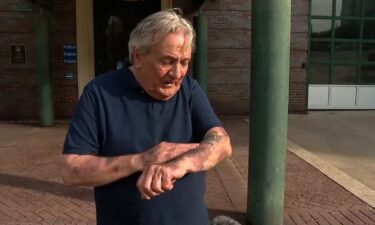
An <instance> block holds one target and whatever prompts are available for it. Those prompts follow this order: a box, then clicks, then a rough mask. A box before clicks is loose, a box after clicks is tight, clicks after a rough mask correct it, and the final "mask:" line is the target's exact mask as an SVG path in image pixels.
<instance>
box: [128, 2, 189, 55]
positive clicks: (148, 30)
mask: <svg viewBox="0 0 375 225" xmlns="http://www.w3.org/2000/svg"><path fill="white" fill-rule="evenodd" d="M179 32H183V33H184V34H185V35H186V36H187V37H188V42H187V43H188V44H189V45H187V46H190V47H191V50H192V52H193V51H194V50H195V32H194V29H193V26H192V25H191V23H190V22H189V21H188V20H186V19H184V18H182V10H181V9H179V8H175V9H170V10H167V11H160V12H156V13H154V14H151V15H150V16H148V17H146V18H144V19H143V20H142V21H141V22H139V23H138V25H137V26H136V27H135V28H134V30H133V31H132V32H131V33H130V39H129V43H128V48H129V60H130V62H133V52H134V50H135V49H138V50H139V51H140V53H141V54H146V53H148V51H149V50H150V48H151V46H152V45H154V44H157V43H159V42H160V41H162V40H163V39H164V38H165V37H166V36H167V35H168V34H174V33H179Z"/></svg>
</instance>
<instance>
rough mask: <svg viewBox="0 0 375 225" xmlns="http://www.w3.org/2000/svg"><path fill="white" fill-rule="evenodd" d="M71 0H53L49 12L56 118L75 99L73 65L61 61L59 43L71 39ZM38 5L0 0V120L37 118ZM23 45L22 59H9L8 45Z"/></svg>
mask: <svg viewBox="0 0 375 225" xmlns="http://www.w3.org/2000/svg"><path fill="white" fill-rule="evenodd" d="M74 5H75V3H74V0H55V1H54V7H53V14H52V15H53V16H52V37H51V38H52V49H51V51H52V52H51V53H52V78H53V79H52V80H53V88H54V101H55V115H56V119H65V118H69V117H71V115H72V111H73V108H74V106H75V103H76V99H77V97H76V96H77V81H76V79H73V80H66V79H65V73H66V72H73V73H76V65H75V64H73V65H69V64H63V63H62V62H63V61H62V56H63V54H62V45H63V44H64V43H70V44H74V43H75V8H74ZM38 12H39V9H38V7H37V6H35V5H33V4H31V2H30V1H29V0H2V1H0V20H1V21H2V22H1V23H0V96H1V98H0V120H38V119H39V113H38V102H37V101H38V100H37V92H38V89H37V82H36V80H37V77H36V49H35V35H36V34H35V25H36V24H35V21H36V16H37V15H38ZM13 44H22V45H25V48H26V63H25V64H12V63H11V45H13Z"/></svg>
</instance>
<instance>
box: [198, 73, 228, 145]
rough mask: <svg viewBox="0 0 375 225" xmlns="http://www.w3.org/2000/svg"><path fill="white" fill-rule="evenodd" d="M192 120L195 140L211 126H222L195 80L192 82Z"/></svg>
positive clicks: (200, 137) (199, 138) (201, 136)
mask: <svg viewBox="0 0 375 225" xmlns="http://www.w3.org/2000/svg"><path fill="white" fill-rule="evenodd" d="M192 122H193V131H194V137H195V139H196V141H202V140H203V137H204V135H205V134H206V132H207V131H208V130H210V129H211V128H213V127H222V124H221V122H220V120H219V118H218V117H217V115H216V114H215V112H214V110H213V109H212V107H211V104H210V102H209V101H208V98H207V95H206V93H205V92H204V91H203V89H202V88H201V87H200V86H199V84H198V82H196V81H195V80H193V84H192Z"/></svg>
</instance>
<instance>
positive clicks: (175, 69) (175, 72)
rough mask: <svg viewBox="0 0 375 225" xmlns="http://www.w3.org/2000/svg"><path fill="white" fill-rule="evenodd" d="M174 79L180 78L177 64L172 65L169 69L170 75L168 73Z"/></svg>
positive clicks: (179, 69)
mask: <svg viewBox="0 0 375 225" xmlns="http://www.w3.org/2000/svg"><path fill="white" fill-rule="evenodd" d="M170 74H171V75H172V76H173V77H174V78H176V79H180V78H181V68H180V65H179V64H178V63H176V64H174V65H173V66H172V68H171V73H170Z"/></svg>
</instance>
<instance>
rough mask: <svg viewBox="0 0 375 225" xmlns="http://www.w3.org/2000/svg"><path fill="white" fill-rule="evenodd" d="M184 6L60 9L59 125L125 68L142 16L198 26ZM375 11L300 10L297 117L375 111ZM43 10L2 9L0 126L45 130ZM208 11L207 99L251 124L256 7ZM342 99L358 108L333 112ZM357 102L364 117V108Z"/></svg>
mask: <svg viewBox="0 0 375 225" xmlns="http://www.w3.org/2000/svg"><path fill="white" fill-rule="evenodd" d="M184 2H190V1H182V0H174V1H170V0H161V1H158V0H143V1H135V0H128V1H120V0H110V1H104V0H80V1H74V0H53V1H52V7H51V12H50V15H51V68H52V74H51V76H52V87H53V102H54V111H55V118H56V119H57V120H65V119H69V118H71V116H72V114H73V113H74V109H75V106H76V104H77V101H78V98H79V94H80V93H81V91H82V89H83V87H84V86H85V85H86V84H87V82H89V81H90V80H91V79H93V78H95V76H96V75H98V74H100V73H103V72H105V71H108V70H111V69H116V68H117V67H119V66H121V63H122V61H123V60H124V58H126V57H127V52H128V50H127V40H128V36H129V33H130V31H131V29H132V28H133V27H134V26H135V24H136V23H137V22H138V21H139V20H140V19H142V18H143V17H144V16H146V15H148V14H150V13H152V12H155V11H158V10H160V9H162V8H168V7H179V6H181V7H183V8H184V9H185V11H186V13H187V17H188V18H190V19H191V18H192V16H194V15H195V13H196V9H195V7H196V6H194V4H190V5H187V4H186V3H184ZM193 2H194V1H193ZM195 2H199V1H195ZM202 2H203V1H202ZM372 2H373V1H372V0H352V1H345V0H311V1H309V0H292V34H291V64H290V85H289V111H290V112H295V113H304V112H306V111H307V110H308V109H309V108H310V109H330V108H334V109H337V108H340V107H341V108H355V109H356V108H375V99H374V96H375V92H374V90H375V89H373V86H372V84H374V83H375V75H374V71H375V69H374V68H375V65H374V64H373V63H374V62H375V59H374V57H373V56H374V47H375V44H374V43H375V37H374V30H375V26H374V21H375V16H374V4H373V3H372ZM40 7H41V6H40V5H38V4H36V3H35V1H32V0H2V1H0V18H1V21H3V22H2V23H0V33H1V36H0V96H1V98H0V120H38V117H39V113H38V83H37V75H36V74H37V72H36V70H37V66H36V44H35V43H36V33H35V24H36V18H37V16H38V14H39V8H40ZM201 9H202V13H203V15H205V17H206V18H207V20H208V89H207V94H208V96H209V99H210V100H211V103H212V105H213V107H214V109H215V111H216V112H217V113H218V114H219V115H247V114H248V113H249V109H250V61H251V54H250V51H251V0H206V1H205V2H204V4H203V5H202V8H201ZM329 12H330V13H329ZM309 24H311V25H310V26H309ZM329 24H330V25H331V26H329ZM332 27H334V29H332ZM356 29H357V30H356ZM309 31H310V32H309ZM352 31H353V32H354V31H357V32H358V33H356V34H353V33H350V32H352ZM355 56H358V57H355ZM353 57H354V58H353ZM336 74H340V75H336ZM327 77H328V78H327ZM354 77H355V78H354ZM336 78H337V79H336ZM340 88H341V89H340ZM353 88H355V93H354V97H353V96H352V95H353ZM342 93H344V95H343V94H342ZM340 96H346V97H345V99H346V100H348V99H349V98H348V96H349V97H351V98H354V99H355V101H354V105H353V102H350V103H347V102H346V103H345V104H346V106H345V104H344V106H345V107H344V106H343V105H341V106H340V107H338V106H337V105H334V104H332V103H335V101H336V100H337V98H338V97H340ZM361 97H362V98H361ZM345 99H344V100H345ZM340 101H342V99H341V100H340ZM359 102H361V103H365V104H366V107H357V105H356V104H357V103H359ZM340 104H341V102H340ZM349 104H351V105H350V107H349V106H348V105H349ZM322 105H323V106H322Z"/></svg>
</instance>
